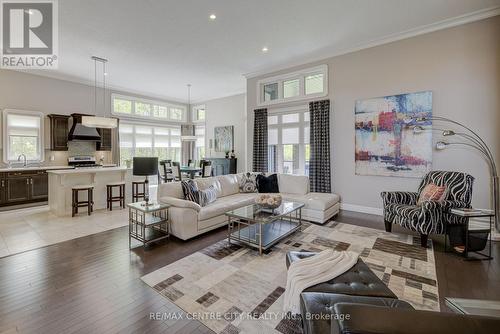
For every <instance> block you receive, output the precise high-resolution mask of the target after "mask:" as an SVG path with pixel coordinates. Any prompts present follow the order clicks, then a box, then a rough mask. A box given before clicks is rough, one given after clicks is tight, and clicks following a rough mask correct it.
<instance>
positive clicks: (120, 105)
mask: <svg viewBox="0 0 500 334" xmlns="http://www.w3.org/2000/svg"><path fill="white" fill-rule="evenodd" d="M113 110H114V111H115V112H117V113H120V114H131V113H132V101H130V100H124V99H119V98H115V99H114V100H113Z"/></svg>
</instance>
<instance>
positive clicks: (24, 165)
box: [17, 154, 27, 167]
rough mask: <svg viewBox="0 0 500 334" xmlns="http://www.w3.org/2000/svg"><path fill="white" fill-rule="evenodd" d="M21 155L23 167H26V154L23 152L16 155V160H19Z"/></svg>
mask: <svg viewBox="0 0 500 334" xmlns="http://www.w3.org/2000/svg"><path fill="white" fill-rule="evenodd" d="M21 157H23V158H24V162H23V167H26V166H27V163H26V155H24V154H19V156H18V157H17V161H21Z"/></svg>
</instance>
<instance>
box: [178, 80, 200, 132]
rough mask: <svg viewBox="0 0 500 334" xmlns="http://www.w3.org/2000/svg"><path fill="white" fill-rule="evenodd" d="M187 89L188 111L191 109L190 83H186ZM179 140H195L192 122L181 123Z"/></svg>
mask: <svg viewBox="0 0 500 334" xmlns="http://www.w3.org/2000/svg"><path fill="white" fill-rule="evenodd" d="M187 90H188V105H187V110H188V112H190V111H191V84H188V85H187ZM181 140H182V141H196V136H195V133H194V125H193V124H185V125H181Z"/></svg>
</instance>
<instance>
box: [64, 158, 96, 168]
mask: <svg viewBox="0 0 500 334" xmlns="http://www.w3.org/2000/svg"><path fill="white" fill-rule="evenodd" d="M68 165H69V166H74V167H75V168H100V167H102V165H100V164H98V163H96V161H95V158H94V157H91V156H85V155H82V156H76V157H69V158H68Z"/></svg>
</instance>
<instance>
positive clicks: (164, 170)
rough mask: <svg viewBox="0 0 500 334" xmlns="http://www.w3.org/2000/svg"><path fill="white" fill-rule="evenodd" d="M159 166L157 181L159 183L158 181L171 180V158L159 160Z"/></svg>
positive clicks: (172, 177)
mask: <svg viewBox="0 0 500 334" xmlns="http://www.w3.org/2000/svg"><path fill="white" fill-rule="evenodd" d="M160 166H161V168H158V183H160V181H163V182H172V181H173V180H174V176H173V174H172V160H170V159H168V160H161V161H160Z"/></svg>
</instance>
